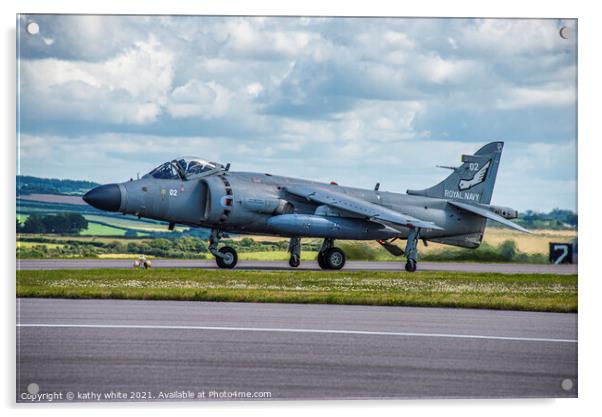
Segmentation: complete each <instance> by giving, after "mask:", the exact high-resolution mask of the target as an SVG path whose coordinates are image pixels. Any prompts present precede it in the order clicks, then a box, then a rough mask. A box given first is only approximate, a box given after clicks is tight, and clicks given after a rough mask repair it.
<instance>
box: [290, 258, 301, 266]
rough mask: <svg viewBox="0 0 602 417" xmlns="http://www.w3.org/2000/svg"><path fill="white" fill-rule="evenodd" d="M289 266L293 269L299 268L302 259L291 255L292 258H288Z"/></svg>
mask: <svg viewBox="0 0 602 417" xmlns="http://www.w3.org/2000/svg"><path fill="white" fill-rule="evenodd" d="M288 264H289V265H290V266H291V268H297V267H299V265H301V259H299V257H298V256H296V255H291V257H290V258H288Z"/></svg>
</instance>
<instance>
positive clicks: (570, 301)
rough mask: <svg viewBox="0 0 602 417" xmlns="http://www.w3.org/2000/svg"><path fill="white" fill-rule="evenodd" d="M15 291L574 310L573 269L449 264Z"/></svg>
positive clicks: (132, 278) (208, 275)
mask: <svg viewBox="0 0 602 417" xmlns="http://www.w3.org/2000/svg"><path fill="white" fill-rule="evenodd" d="M17 296H18V297H57V298H117V299H126V298H127V299H152V300H198V301H241V302H280V303H326V304H364V305H384V306H428V307H465V308H489V309H502V310H531V311H556V312H576V311H577V276H576V275H552V274H549V275H545V274H541V275H539V274H516V275H505V274H492V273H488V274H483V273H452V272H417V273H414V274H408V273H403V272H372V271H370V272H368V271H360V272H345V271H340V272H313V271H311V272H308V271H298V272H289V271H219V270H218V271H214V270H202V269H152V270H148V271H144V270H134V269H131V270H129V269H123V270H115V269H112V270H106V269H97V270H85V271H82V270H50V271H17Z"/></svg>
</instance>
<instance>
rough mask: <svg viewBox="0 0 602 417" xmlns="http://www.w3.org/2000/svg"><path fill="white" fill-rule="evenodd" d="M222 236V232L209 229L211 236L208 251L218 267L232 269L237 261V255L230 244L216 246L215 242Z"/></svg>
mask: <svg viewBox="0 0 602 417" xmlns="http://www.w3.org/2000/svg"><path fill="white" fill-rule="evenodd" d="M221 237H222V233H221V232H220V231H219V230H215V229H214V230H211V236H210V237H209V252H211V254H212V255H213V256H215V262H216V263H217V266H219V267H220V268H226V269H232V268H234V267H235V266H236V263H237V262H238V255H237V254H236V250H234V248H232V247H230V246H224V247H222V248H219V249H218V248H217V244H218V243H219V240H220V239H221Z"/></svg>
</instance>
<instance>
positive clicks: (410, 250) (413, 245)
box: [377, 227, 426, 272]
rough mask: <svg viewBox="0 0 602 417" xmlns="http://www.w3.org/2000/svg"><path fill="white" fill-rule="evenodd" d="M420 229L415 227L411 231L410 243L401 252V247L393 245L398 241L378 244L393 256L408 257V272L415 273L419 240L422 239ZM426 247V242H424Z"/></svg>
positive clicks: (381, 241) (409, 235) (383, 241)
mask: <svg viewBox="0 0 602 417" xmlns="http://www.w3.org/2000/svg"><path fill="white" fill-rule="evenodd" d="M419 235H420V229H418V228H416V227H413V228H411V229H410V232H409V233H408V241H407V243H406V249H405V250H401V248H400V247H399V246H396V245H394V244H393V242H394V241H395V240H396V239H397V238H394V239H392V240H388V241H387V240H377V242H378V243H380V244H381V245H382V247H383V248H385V249H386V250H387V252H389V253H390V254H391V255H393V256H403V255H405V256H406V259H407V261H406V271H408V272H415V271H416V265H417V261H416V259H417V258H418V239H419V238H420V236H419ZM424 244H425V245H426V240H425V241H424Z"/></svg>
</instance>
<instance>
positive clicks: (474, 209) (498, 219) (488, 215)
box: [447, 200, 531, 233]
mask: <svg viewBox="0 0 602 417" xmlns="http://www.w3.org/2000/svg"><path fill="white" fill-rule="evenodd" d="M447 203H448V204H451V205H452V206H456V207H459V208H461V209H463V210H466V211H469V212H471V213H473V214H477V215H479V216H482V217H485V218H487V219H491V220H494V221H496V222H498V223H501V224H503V225H504V226H508V227H510V228H512V229H516V230H518V231H521V232H524V233H531V232H530V231H528V230H527V229H525V228H524V227H522V226H519V225H518V224H516V223H513V222H511V221H510V220H508V219H505V218H503V217H502V216H500V215H499V214H495V213H494V212H492V211H489V210H487V209H485V208H483V207H477V206H473V205H472V204H466V203H460V202H458V201H451V200H450V201H448V202H447Z"/></svg>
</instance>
